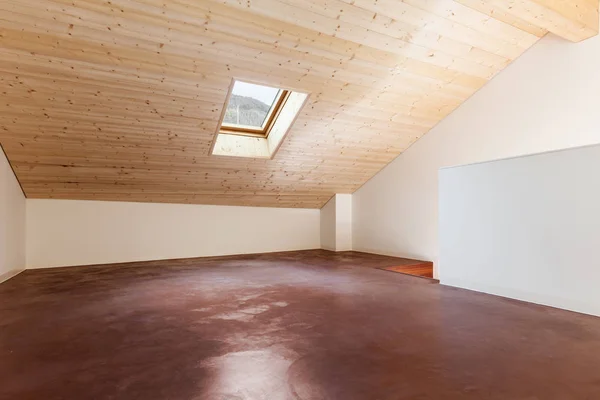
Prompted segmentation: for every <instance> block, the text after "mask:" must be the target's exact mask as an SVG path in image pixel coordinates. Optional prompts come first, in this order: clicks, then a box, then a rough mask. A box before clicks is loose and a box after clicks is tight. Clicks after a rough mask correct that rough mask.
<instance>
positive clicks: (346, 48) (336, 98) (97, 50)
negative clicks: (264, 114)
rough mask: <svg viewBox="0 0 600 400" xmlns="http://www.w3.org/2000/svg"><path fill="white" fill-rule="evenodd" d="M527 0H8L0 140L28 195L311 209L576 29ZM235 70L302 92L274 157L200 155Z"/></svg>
mask: <svg viewBox="0 0 600 400" xmlns="http://www.w3.org/2000/svg"><path fill="white" fill-rule="evenodd" d="M463 3H464V4H463ZM509 3H520V5H521V6H522V8H523V7H524V8H523V9H524V10H525V11H523V10H521V11H518V10H517V11H518V12H517V11H515V9H514V8H513V7H509V5H510V4H509ZM526 3H532V4H535V6H536V7H537V6H540V4H541V3H545V2H544V1H541V0H539V1H535V2H534V1H520V2H519V1H517V2H515V1H509V0H503V1H500V0H496V1H493V2H487V1H485V2H484V1H470V0H461V1H451V0H404V1H399V0H343V1H342V0H223V1H209V0H110V1H106V0H76V1H75V0H6V1H2V2H0V12H1V14H0V15H1V25H0V26H1V31H0V88H1V89H0V90H1V92H2V102H1V104H0V142H1V143H2V145H3V147H4V149H5V151H6V153H7V156H8V158H9V161H10V163H11V165H12V166H13V168H14V170H15V172H16V174H17V177H18V179H19V181H20V183H21V185H22V186H23V189H24V191H25V193H26V195H27V196H28V197H29V198H57V199H96V200H123V201H149V202H174V203H204V204H230V205H252V206H281V207H321V206H322V205H323V204H324V203H325V202H326V201H327V200H328V199H329V198H330V197H331V196H332V195H333V194H334V193H351V192H353V191H355V190H356V189H357V188H358V187H360V186H361V185H362V184H363V183H364V182H366V181H367V180H368V179H369V178H370V177H372V176H373V175H374V174H375V173H377V172H378V171H379V170H381V169H382V168H383V167H384V166H385V165H386V164H387V163H389V162H390V161H392V159H393V158H394V157H396V156H397V155H398V154H400V153H401V152H402V151H403V150H405V149H406V148H407V147H408V146H410V145H411V144H412V143H413V142H414V141H415V140H417V139H418V138H419V137H421V136H422V135H423V134H425V133H426V132H427V131H428V130H429V129H431V128H432V127H433V126H434V125H435V124H436V123H438V122H439V121H440V120H441V119H442V118H444V117H445V116H446V115H448V114H449V113H450V112H452V110H454V109H455V108H456V107H457V106H458V105H460V104H461V103H462V102H463V101H464V100H465V99H467V98H468V97H469V96H470V95H472V94H473V93H474V92H475V91H476V90H477V89H479V88H480V87H481V86H483V85H484V84H485V83H486V82H487V81H488V80H489V79H490V78H492V77H493V76H494V75H495V74H496V73H498V72H499V71H500V70H502V69H503V68H504V67H506V65H507V64H509V63H510V62H511V61H512V60H514V59H515V58H517V57H518V56H519V55H520V54H521V53H523V51H525V50H526V49H527V48H529V47H530V46H531V45H533V44H534V43H535V42H536V41H537V40H538V39H539V37H541V36H543V35H544V34H545V33H546V32H547V30H552V31H553V32H555V33H558V34H560V32H559V31H560V28H561V27H563V28H564V29H565V32H567V33H568V34H565V35H564V36H565V37H567V38H570V39H572V40H577V38H573V37H570V36H573V35H574V33H573V32H575V33H578V32H579V33H580V34H581V35H582V37H581V38H583V36H585V35H586V33H585V32H584V31H585V29H584V28H581V24H582V23H580V22H581V21H580V20H578V15H579V14H577V12H576V11H577V10H575V11H573V10H572V9H571V8H572V7H571V8H569V9H568V10H563V11H564V13H562V14H561V13H560V11H561V10H558V11H556V10H555V9H554V8H553V9H552V10H551V11H552V12H553V13H554V14H552V16H553V17H554V20H553V21H550V22H548V21H547V19H544V15H537V16H536V15H533V16H532V13H535V12H538V14H539V11H536V10H537V9H534V10H533V11H532V7H528V5H527V4H526ZM546 3H557V4H558V3H565V2H556V1H554V2H553V1H550V0H548V1H546ZM566 3H571V2H566ZM575 3H581V4H582V7H583V6H586V7H588V8H591V9H592V11H593V10H594V5H593V4H592V3H593V2H591V1H590V0H578V1H577V2H575ZM507 4H508V5H507ZM513 5H514V4H513ZM530 5H531V4H530ZM597 5H598V3H597V2H595V12H596V16H595V18H596V21H597ZM578 10H579V11H581V13H583V12H587V9H585V10H584V9H583V8H582V9H578ZM546 11H547V10H546ZM520 13H521V14H522V13H524V14H526V15H521V14H520ZM581 13H580V14H581ZM546 14H548V13H546ZM557 15H558V16H562V17H563V20H561V21H562V25H561V22H560V21H559V22H556V21H557V19H560V18H558V17H557ZM586 15H587V14H586ZM565 16H566V17H565ZM492 17H493V18H492ZM586 18H587V17H586ZM565 20H566V21H570V22H567V23H566V25H569V23H570V25H569V26H566V25H565ZM582 20H584V19H582ZM585 21H593V19H589V18H588V19H585ZM588 25H589V24H588ZM592 25H593V24H592ZM586 26H587V25H586ZM578 27H579V28H578ZM586 29H587V28H586ZM591 29H596V32H597V24H596V26H595V28H594V27H593V26H592V28H591ZM582 32H584V33H582ZM232 77H235V78H239V79H247V80H252V81H258V82H264V83H265V84H268V85H274V86H281V87H285V88H292V89H297V90H301V91H306V92H310V93H311V97H310V100H309V104H308V105H307V107H306V108H305V109H304V110H303V112H302V114H301V115H300V117H299V119H298V120H297V122H296V124H295V125H294V127H293V128H292V130H291V132H290V134H289V136H288V137H287V138H286V140H285V142H284V143H283V145H282V147H281V148H280V150H279V152H278V153H277V154H276V156H275V158H274V159H273V160H259V159H243V158H228V157H217V156H210V155H209V149H210V147H211V142H212V140H213V138H214V134H215V130H216V128H217V123H218V119H219V116H220V114H221V109H222V107H223V105H224V101H225V96H226V94H227V89H228V86H229V84H230V81H231V79H232Z"/></svg>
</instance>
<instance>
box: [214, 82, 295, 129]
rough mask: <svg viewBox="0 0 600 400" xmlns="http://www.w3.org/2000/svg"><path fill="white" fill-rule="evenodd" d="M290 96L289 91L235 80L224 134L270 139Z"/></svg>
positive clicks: (225, 119) (224, 124) (225, 120)
mask: <svg viewBox="0 0 600 400" xmlns="http://www.w3.org/2000/svg"><path fill="white" fill-rule="evenodd" d="M288 96H289V91H287V90H283V89H278V88H274V87H271V86H263V85H257V84H254V83H248V82H242V81H234V82H233V87H232V89H231V92H230V94H229V97H228V100H227V108H226V109H225V115H224V116H223V122H222V124H221V131H222V132H226V133H231V134H238V135H247V136H264V137H267V136H268V135H269V130H270V129H271V127H272V125H273V122H274V121H275V118H276V117H277V115H278V113H279V111H280V110H281V107H282V106H283V105H284V103H285V101H286V100H287V97H288Z"/></svg>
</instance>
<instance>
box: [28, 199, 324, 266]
mask: <svg viewBox="0 0 600 400" xmlns="http://www.w3.org/2000/svg"><path fill="white" fill-rule="evenodd" d="M319 236H320V234H319V210H316V209H286V208H262V207H227V206H208V205H183V204H152V203H125V202H103V201H72V200H32V199H29V200H28V201H27V267H28V268H43V267H55V266H70V265H86V264H101V263H114V262H126V261H144V260H159V259H169V258H186V257H202V256H216V255H227V254H243V253H262V252H273V251H285V250H301V249H317V248H319V247H320V237H319Z"/></svg>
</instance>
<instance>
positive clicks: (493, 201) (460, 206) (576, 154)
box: [439, 146, 600, 315]
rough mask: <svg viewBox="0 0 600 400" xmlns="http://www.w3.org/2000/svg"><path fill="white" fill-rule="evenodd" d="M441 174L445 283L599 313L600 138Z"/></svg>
mask: <svg viewBox="0 0 600 400" xmlns="http://www.w3.org/2000/svg"><path fill="white" fill-rule="evenodd" d="M439 177H440V186H439V195H440V197H439V199H440V202H439V207H440V208H439V215H440V225H439V233H440V235H439V241H440V265H439V273H440V279H441V283H443V284H447V285H452V286H458V287H462V288H467V289H473V290H477V291H482V292H487V293H492V294H497V295H501V296H506V297H512V298H516V299H521V300H526V301H530V302H534V303H539V304H545V305H550V306H555V307H560V308H565V309H569V310H573V311H579V312H584V313H589V314H595V315H600V289H599V288H600V286H599V282H600V260H599V258H598V255H597V254H596V253H597V251H598V248H599V246H600V146H590V147H582V148H577V149H570V150H563V151H557V152H551V153H545V154H539V155H533V156H527V157H520V158H513V159H507V160H501V161H493V162H487V163H481V164H473V165H467V166H461V167H454V168H446V169H442V170H441V171H440V174H439Z"/></svg>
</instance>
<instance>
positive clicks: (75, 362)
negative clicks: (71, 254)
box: [0, 251, 600, 400]
mask: <svg viewBox="0 0 600 400" xmlns="http://www.w3.org/2000/svg"><path fill="white" fill-rule="evenodd" d="M395 261H396V260H395V259H393V258H390V257H381V256H370V255H365V254H358V253H346V254H341V255H340V254H333V253H330V252H325V251H306V252H290V253H279V254H265V255H260V256H239V257H227V258H214V259H196V260H179V261H162V262H151V263H145V264H144V265H143V266H140V265H137V266H130V265H120V266H95V267H82V268H65V269H53V270H36V271H27V272H25V273H23V274H21V275H19V276H18V277H16V278H14V279H12V280H10V281H8V282H6V283H4V284H1V285H0V399H19V400H33V399H35V400H39V399H44V400H53V399H97V400H104V399H119V400H121V399H123V400H125V399H127V400H133V399H140V400H142V399H143V400H165V399H173V400H186V399H210V400H213V399H214V400H217V399H218V400H225V399H228V400H233V399H269V400H276V399H341V400H352V399H502V400H505V399H511V400H513V399H523V400H525V399H527V400H533V399H544V400H553V399H556V400H559V399H560V400H565V399H597V398H600V379H599V376H600V375H599V374H598V366H599V365H600V319H598V318H594V317H589V316H584V315H579V314H575V313H570V312H566V311H560V310H556V309H551V308H546V307H541V306H535V305H531V304H527V303H521V302H516V301H510V300H506V299H501V298H498V297H493V296H487V295H484V294H479V293H474V292H469V291H463V290H458V289H452V288H447V287H444V286H441V285H437V284H435V283H434V281H430V280H427V279H423V278H416V277H410V276H406V275H403V274H395V273H390V272H387V271H381V270H378V269H374V268H381V267H386V266H391V265H395ZM366 267H372V268H366Z"/></svg>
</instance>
